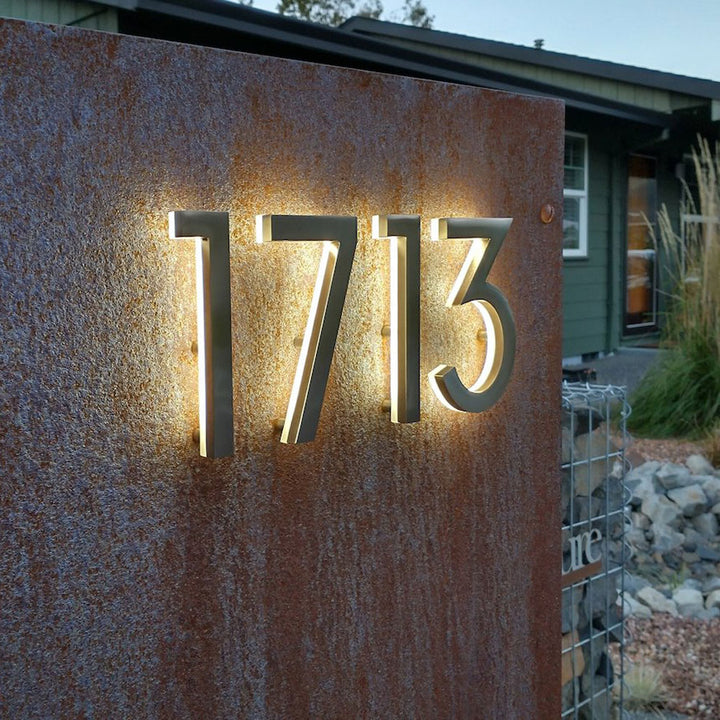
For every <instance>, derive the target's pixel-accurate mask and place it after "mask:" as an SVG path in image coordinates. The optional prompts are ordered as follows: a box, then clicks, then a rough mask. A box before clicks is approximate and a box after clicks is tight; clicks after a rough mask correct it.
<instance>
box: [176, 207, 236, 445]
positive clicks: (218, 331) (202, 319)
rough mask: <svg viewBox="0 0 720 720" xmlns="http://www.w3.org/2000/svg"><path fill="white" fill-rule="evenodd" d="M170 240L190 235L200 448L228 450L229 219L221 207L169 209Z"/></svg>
mask: <svg viewBox="0 0 720 720" xmlns="http://www.w3.org/2000/svg"><path fill="white" fill-rule="evenodd" d="M168 219H169V234H170V237H171V238H172V239H173V240H195V272H196V287H197V338H198V339H197V344H198V395H199V406H200V407H199V415H200V454H201V455H202V456H203V457H209V458H220V457H230V456H231V455H232V454H233V391H232V333H231V329H230V224H229V220H228V214H227V213H226V212H204V211H189V210H181V211H178V212H171V213H170V214H169V218H168Z"/></svg>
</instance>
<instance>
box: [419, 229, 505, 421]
mask: <svg viewBox="0 0 720 720" xmlns="http://www.w3.org/2000/svg"><path fill="white" fill-rule="evenodd" d="M511 223H512V218H434V219H433V220H432V221H431V233H432V239H433V240H459V239H470V240H472V245H471V246H470V251H469V252H468V254H467V257H466V258H465V263H464V265H463V267H462V270H461V271H460V274H459V275H458V277H457V279H456V280H455V284H454V285H453V288H452V290H451V291H450V296H449V297H448V300H447V303H446V305H447V307H453V306H456V305H464V304H465V303H467V302H472V304H473V305H474V306H475V307H476V308H477V310H478V312H479V313H480V316H481V317H482V320H483V323H484V325H485V329H486V331H487V350H486V353H485V362H484V363H483V368H482V370H481V372H480V376H479V377H478V379H477V380H476V381H475V383H474V384H473V385H472V386H471V387H469V388H467V387H465V385H463V383H462V381H461V380H460V378H459V376H458V373H457V370H456V369H455V368H454V367H451V366H449V365H438V366H437V367H436V368H435V369H434V370H432V371H431V372H430V375H429V380H430V385H431V386H432V389H433V391H434V392H435V395H436V396H437V397H438V399H439V400H440V401H441V402H442V403H443V404H444V405H445V406H446V407H448V408H450V409H451V410H458V411H461V412H475V413H477V412H482V411H483V410H487V409H488V408H489V407H491V406H492V405H494V404H495V403H496V402H497V401H498V400H499V399H500V396H501V395H502V394H503V392H504V390H505V388H506V387H507V384H508V383H509V382H510V375H511V373H512V368H513V364H514V362H515V320H514V319H513V315H512V312H511V310H510V306H509V305H508V302H507V299H506V298H505V296H504V295H503V294H502V292H500V290H499V289H498V288H497V287H495V286H494V285H491V284H490V283H488V282H487V276H488V273H489V272H490V268H491V267H492V265H493V262H495V257H496V256H497V254H498V251H499V250H500V247H501V246H502V243H503V240H504V239H505V236H506V235H507V232H508V230H509V229H510V225H511Z"/></svg>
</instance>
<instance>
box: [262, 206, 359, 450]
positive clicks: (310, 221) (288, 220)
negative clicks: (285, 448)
mask: <svg viewBox="0 0 720 720" xmlns="http://www.w3.org/2000/svg"><path fill="white" fill-rule="evenodd" d="M256 229H257V241H258V242H260V243H262V242H271V241H298V242H304V241H308V240H309V241H314V242H321V243H322V257H321V259H320V266H319V268H318V274H317V280H316V281H315V290H314V292H313V298H312V302H311V304H310V313H309V315H308V321H307V326H306V327H305V335H304V337H303V342H302V347H301V348H300V358H299V359H298V364H297V369H296V371H295V380H294V382H293V387H292V391H291V393H290V400H289V402H288V408H287V412H286V414H285V424H284V425H283V430H282V435H281V437H280V441H281V442H283V443H301V442H310V441H311V440H314V439H315V433H316V432H317V427H318V423H319V421H320V411H321V410H322V404H323V399H324V397H325V388H326V386H327V380H328V375H329V374H330V363H331V361H332V357H333V353H334V351H335V341H336V339H337V334H338V329H339V327H340V318H341V316H342V311H343V306H344V304H345V295H346V293H347V287H348V283H349V282H350V271H351V270H352V264H353V259H354V257H355V247H356V245H357V218H355V217H338V216H330V215H258V216H257V218H256Z"/></svg>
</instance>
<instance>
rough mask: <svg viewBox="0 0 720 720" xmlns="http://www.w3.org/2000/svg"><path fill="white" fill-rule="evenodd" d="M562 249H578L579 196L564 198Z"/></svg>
mask: <svg viewBox="0 0 720 720" xmlns="http://www.w3.org/2000/svg"><path fill="white" fill-rule="evenodd" d="M564 208H565V209H564V213H563V250H579V249H580V198H565V203H564Z"/></svg>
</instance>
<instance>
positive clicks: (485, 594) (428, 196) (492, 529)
mask: <svg viewBox="0 0 720 720" xmlns="http://www.w3.org/2000/svg"><path fill="white" fill-rule="evenodd" d="M0 68H2V71H1V72H0V128H1V133H2V141H1V142H0V297H1V298H2V315H1V316H0V317H1V318H2V319H1V320H0V326H1V328H2V333H1V337H2V346H1V347H0V368H1V370H2V374H1V375H0V377H1V380H0V419H1V421H2V432H1V433H0V466H1V468H2V472H1V476H0V502H1V504H2V511H1V512H2V514H1V516H0V522H1V523H2V526H1V527H2V532H1V533H0V568H1V569H0V646H1V647H2V668H1V671H0V716H2V717H12V718H22V717H43V718H49V717H55V718H59V717H108V718H115V717H133V718H192V719H197V718H338V719H343V720H345V719H347V718H373V719H374V718H433V719H435V718H473V719H475V718H487V719H488V720H512V719H517V720H529V719H542V718H555V717H557V716H558V715H559V690H560V622H559V597H560V595H559V591H560V576H559V572H560V567H559V562H558V558H559V557H560V548H559V527H560V522H559V517H558V508H559V505H560V503H559V483H558V481H557V468H558V466H559V428H560V424H559V407H560V396H559V391H560V351H559V348H560V263H561V247H560V234H561V233H560V224H561V223H560V219H559V216H560V214H561V208H562V175H561V173H562V164H563V163H562V132H563V110H562V106H561V104H560V103H558V102H555V101H552V100H548V99H541V98H524V97H518V96H513V95H509V94H502V93H494V92H488V91H483V90H481V89H477V88H470V87H459V86H450V85H444V84H439V83H432V82H424V81H417V80H412V79H404V78H398V77H390V76H383V75H377V74H372V73H365V72H360V71H355V70H343V69H337V68H329V67H322V66H317V65H312V64H304V63H299V62H291V61H286V60H279V59H273V58H265V57H254V56H251V55H244V54H239V53H231V52H224V51H219V50H214V49H204V48H198V47H189V46H181V45H176V44H171V43H162V42H155V41H149V40H144V39H136V38H129V37H120V36H114V35H106V34H95V33H91V32H86V31H80V30H76V29H65V28H63V29H60V28H51V27H49V26H41V25H32V24H24V23H21V22H14V21H0ZM545 205H552V206H554V207H555V208H556V209H557V217H556V219H555V220H554V221H553V222H550V223H543V222H542V221H541V209H542V208H543V206H545ZM172 210H226V211H229V213H230V233H231V237H230V272H231V278H230V280H231V293H232V333H233V363H234V376H233V386H234V411H235V454H234V456H233V457H231V458H227V459H222V460H207V459H203V458H201V457H199V454H198V447H197V445H196V444H195V443H194V442H193V430H194V429H195V427H196V426H197V404H198V394H197V379H196V378H197V368H196V364H197V361H196V357H195V356H194V355H193V353H192V352H191V349H190V348H191V344H192V341H193V340H194V339H195V290H194V283H195V278H194V255H193V250H192V244H191V243H190V244H187V243H184V242H180V241H172V240H170V239H169V237H168V225H167V213H168V211H172ZM260 213H283V214H298V213H299V214H329V215H352V216H357V218H358V229H359V237H358V250H357V254H356V258H355V263H354V266H353V270H352V275H351V279H350V285H349V290H348V296H347V301H346V304H345V309H344V311H343V316H342V321H341V323H340V331H339V335H338V340H337V347H336V350H335V355H334V358H333V364H332V368H331V372H330V379H329V383H328V388H327V393H326V397H325V403H324V406H323V410H322V414H321V418H320V426H319V430H318V433H317V438H316V440H315V442H312V443H306V444H302V445H282V444H280V442H279V437H278V432H277V429H276V427H274V425H273V422H274V420H276V419H277V418H278V417H282V415H283V413H284V409H285V405H286V403H287V397H288V393H289V390H290V385H291V383H292V377H293V373H294V368H295V364H296V362H297V356H298V348H297V346H296V345H295V344H294V342H293V339H294V338H295V337H296V336H297V335H299V334H301V333H302V329H303V327H304V324H305V320H306V317H307V312H308V305H309V303H310V296H311V293H312V283H313V278H314V273H315V269H316V266H317V262H318V256H319V249H318V247H317V246H316V245H314V244H312V243H266V244H262V245H259V244H256V243H255V225H254V223H255V220H254V218H255V215H256V214H260ZM375 213H407V214H419V215H421V217H422V236H421V251H422V260H421V262H422V265H421V267H422V278H421V323H422V326H421V327H422V330H421V358H420V364H421V370H422V377H423V383H422V389H421V402H422V408H421V421H420V422H418V423H414V424H409V425H393V424H391V423H390V422H389V417H388V414H387V413H384V412H382V410H381V405H382V401H383V399H384V398H385V397H387V395H388V382H389V381H388V369H387V368H388V347H387V338H385V337H383V336H382V334H381V328H382V326H383V324H385V323H387V322H388V318H389V309H388V307H389V299H388V294H389V289H388V287H389V286H388V282H389V281H388V273H389V269H388V266H389V261H388V244H387V241H380V240H373V239H372V238H371V223H370V221H371V216H372V215H373V214H375ZM443 216H458V217H472V216H486V217H512V218H514V221H513V224H512V226H511V228H510V231H509V233H508V235H507V238H506V240H505V243H504V245H503V247H502V249H501V251H500V253H499V255H498V257H497V260H496V262H495V264H494V266H493V268H492V270H491V272H490V277H489V280H490V282H492V283H493V284H494V285H496V286H497V287H498V288H500V290H501V291H502V293H503V294H504V295H505V296H506V297H507V298H508V302H509V305H510V307H511V309H512V311H513V313H514V317H515V322H516V325H517V354H516V360H515V368H514V370H513V374H512V379H511V381H510V384H509V386H508V388H507V390H506V392H505V393H504V395H503V396H502V398H501V399H500V401H499V402H498V403H497V404H496V405H495V406H493V407H492V408H491V409H490V410H488V411H487V412H484V413H481V414H468V413H456V412H450V411H448V410H447V409H446V408H444V407H443V406H442V405H441V404H440V402H438V400H437V399H436V398H435V396H434V395H433V394H432V391H431V390H430V388H429V386H428V383H427V382H426V380H425V376H426V374H427V372H429V371H430V370H431V369H432V368H433V367H435V365H437V364H439V363H442V362H447V363H449V364H454V365H457V366H458V369H459V371H460V374H461V376H462V377H463V378H464V379H465V380H466V381H467V382H470V381H471V380H472V378H473V376H474V375H476V374H477V370H478V367H479V364H480V361H481V359H482V358H481V353H482V352H483V350H482V347H483V344H482V342H481V341H478V339H477V337H476V332H477V330H478V327H479V326H480V323H479V320H478V315H477V314H476V313H475V311H474V309H473V308H472V307H469V306H468V307H463V308H447V307H445V304H444V303H445V299H446V297H447V295H448V292H449V290H450V287H451V285H452V283H453V280H454V278H455V276H456V275H457V273H458V271H459V268H460V266H461V264H462V262H463V258H464V256H465V253H466V252H467V245H466V244H465V243H463V242H459V241H453V242H449V241H448V242H439V243H433V242H430V240H429V238H430V231H429V228H430V219H431V218H433V217H443ZM545 219H548V218H547V216H546V218H545Z"/></svg>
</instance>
